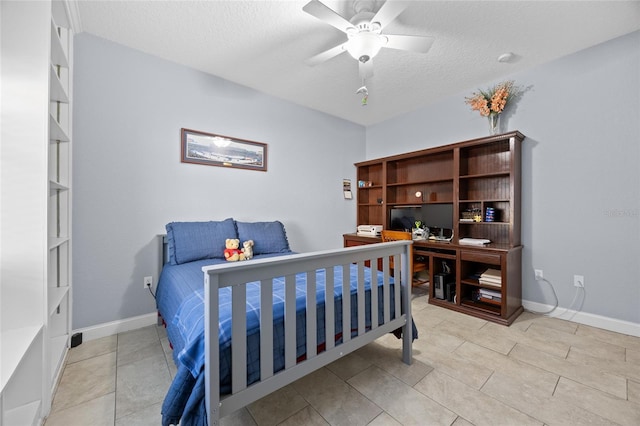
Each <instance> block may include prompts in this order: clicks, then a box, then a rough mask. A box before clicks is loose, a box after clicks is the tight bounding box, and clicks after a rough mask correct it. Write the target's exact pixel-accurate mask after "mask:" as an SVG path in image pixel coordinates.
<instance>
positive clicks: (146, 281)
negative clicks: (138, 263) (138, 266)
mask: <svg viewBox="0 0 640 426" xmlns="http://www.w3.org/2000/svg"><path fill="white" fill-rule="evenodd" d="M152 286H153V277H144V288H151V287H152Z"/></svg>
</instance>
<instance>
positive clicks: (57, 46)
mask: <svg viewBox="0 0 640 426" xmlns="http://www.w3.org/2000/svg"><path fill="white" fill-rule="evenodd" d="M51 63H53V64H54V65H60V66H61V67H65V68H68V67H69V61H68V60H67V54H66V53H65V50H64V47H63V46H62V40H60V36H59V35H58V30H57V29H56V26H55V24H54V23H53V21H51Z"/></svg>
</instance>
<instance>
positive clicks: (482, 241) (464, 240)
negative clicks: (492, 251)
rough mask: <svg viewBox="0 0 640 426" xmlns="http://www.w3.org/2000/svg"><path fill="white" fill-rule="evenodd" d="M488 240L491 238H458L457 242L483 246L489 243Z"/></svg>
mask: <svg viewBox="0 0 640 426" xmlns="http://www.w3.org/2000/svg"><path fill="white" fill-rule="evenodd" d="M490 242H491V240H487V239H484V238H460V239H459V240H458V243H460V244H467V245H472V246H484V245H486V244H489V243H490Z"/></svg>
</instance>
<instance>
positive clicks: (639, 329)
mask: <svg viewBox="0 0 640 426" xmlns="http://www.w3.org/2000/svg"><path fill="white" fill-rule="evenodd" d="M522 306H523V307H524V308H525V309H527V310H529V311H532V312H548V311H549V310H551V308H553V306H552V305H545V304H543V303H538V302H531V301H529V300H523V301H522ZM548 316H549V317H552V318H558V319H564V320H568V321H573V322H577V323H578V324H584V325H589V326H591V327H597V328H602V329H604V330H609V331H615V332H616V333H622V334H628V335H630V336H636V337H640V324H638V323H634V322H630V321H624V320H619V319H616V318H609V317H604V316H602V315H596V314H589V313H586V312H578V311H574V310H569V309H565V308H561V307H558V308H557V309H556V310H554V311H553V312H551V313H550V314H548Z"/></svg>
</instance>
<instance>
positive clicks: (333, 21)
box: [302, 0, 353, 33]
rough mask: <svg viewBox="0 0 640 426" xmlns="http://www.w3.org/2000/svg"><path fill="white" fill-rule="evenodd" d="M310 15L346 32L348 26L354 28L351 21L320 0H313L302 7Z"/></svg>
mask: <svg viewBox="0 0 640 426" xmlns="http://www.w3.org/2000/svg"><path fill="white" fill-rule="evenodd" d="M302 10H304V11H305V12H307V13H308V14H309V15H312V16H315V17H316V18H318V19H320V20H321V21H324V22H326V23H327V24H329V25H331V26H333V27H335V28H337V29H339V30H340V31H342V32H344V33H346V32H347V28H353V25H352V24H351V22H349V21H347V20H346V19H345V18H343V17H342V16H340V15H338V14H337V13H336V12H334V11H333V10H332V9H330V8H329V7H328V6H326V5H325V4H324V3H321V2H319V1H318V0H311V1H310V2H309V3H307V4H305V5H304V7H303V8H302Z"/></svg>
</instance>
